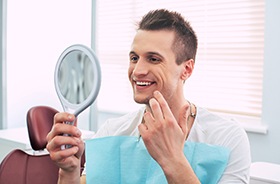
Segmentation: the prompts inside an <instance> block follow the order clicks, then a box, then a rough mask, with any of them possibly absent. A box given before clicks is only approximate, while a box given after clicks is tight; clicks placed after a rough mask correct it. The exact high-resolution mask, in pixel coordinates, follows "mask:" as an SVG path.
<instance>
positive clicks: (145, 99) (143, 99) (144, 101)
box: [134, 96, 151, 104]
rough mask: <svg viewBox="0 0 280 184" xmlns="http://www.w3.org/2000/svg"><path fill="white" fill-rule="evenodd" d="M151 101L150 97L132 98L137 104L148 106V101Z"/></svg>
mask: <svg viewBox="0 0 280 184" xmlns="http://www.w3.org/2000/svg"><path fill="white" fill-rule="evenodd" d="M150 99H151V97H141V98H140V97H137V96H134V101H135V102H136V103H138V104H149V100H150Z"/></svg>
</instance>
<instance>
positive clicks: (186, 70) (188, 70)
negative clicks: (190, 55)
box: [181, 59, 194, 81]
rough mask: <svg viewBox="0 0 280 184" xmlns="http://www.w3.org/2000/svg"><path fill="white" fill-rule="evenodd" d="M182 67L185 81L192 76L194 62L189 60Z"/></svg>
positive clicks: (182, 77)
mask: <svg viewBox="0 0 280 184" xmlns="http://www.w3.org/2000/svg"><path fill="white" fill-rule="evenodd" d="M182 67H183V72H182V75H181V79H182V80H184V81H185V80H187V79H188V78H189V77H190V76H191V75H192V72H193V69H194V60H193V59H189V60H186V61H184V62H183V63H182Z"/></svg>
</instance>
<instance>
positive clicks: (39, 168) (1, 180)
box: [0, 106, 85, 184]
mask: <svg viewBox="0 0 280 184" xmlns="http://www.w3.org/2000/svg"><path fill="white" fill-rule="evenodd" d="M57 112H58V111H57V110H55V109H53V108H51V107H48V106H35V107H32V108H30V109H29V110H28V112H27V116H26V120H27V129H28V135H29V140H30V144H31V147H32V150H29V151H27V150H20V149H16V150H13V151H11V152H10V153H9V154H8V155H7V156H6V157H5V158H4V160H3V161H2V163H1V165H0V184H55V183H57V179H58V170H59V168H58V166H56V165H55V163H54V162H53V161H52V160H51V159H50V156H49V153H48V152H47V151H46V149H45V148H46V145H47V140H46V136H47V134H48V133H49V131H50V130H51V128H52V125H53V117H54V115H55V114H56V113H57ZM84 162H85V158H84V155H83V157H82V162H81V166H83V165H84ZM81 168H82V169H83V167H81ZM82 169H81V172H82Z"/></svg>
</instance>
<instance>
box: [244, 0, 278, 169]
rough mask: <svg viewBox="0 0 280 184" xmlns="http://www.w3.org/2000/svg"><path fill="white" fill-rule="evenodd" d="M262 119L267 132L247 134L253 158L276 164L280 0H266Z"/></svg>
mask: <svg viewBox="0 0 280 184" xmlns="http://www.w3.org/2000/svg"><path fill="white" fill-rule="evenodd" d="M265 12H266V13H265V17H266V18H265V61H264V86H263V89H264V91H263V113H262V120H263V122H264V123H265V124H267V125H268V134H266V135H261V134H254V133H249V134H248V135H249V139H250V143H251V150H252V157H253V161H268V162H275V163H278V164H280V133H279V132H280V117H279V115H280V53H279V51H280V46H279V44H280V21H279V18H280V1H279V0H266V10H265Z"/></svg>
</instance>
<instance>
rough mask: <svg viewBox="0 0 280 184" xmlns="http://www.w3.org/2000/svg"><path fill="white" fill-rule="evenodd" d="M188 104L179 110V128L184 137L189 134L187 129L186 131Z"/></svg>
mask: <svg viewBox="0 0 280 184" xmlns="http://www.w3.org/2000/svg"><path fill="white" fill-rule="evenodd" d="M188 111H189V104H186V105H184V106H183V107H182V108H181V110H180V114H179V122H178V124H179V126H180V127H181V130H182V132H183V133H184V135H185V136H186V137H187V135H188V133H189V129H188V116H189V113H188Z"/></svg>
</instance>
